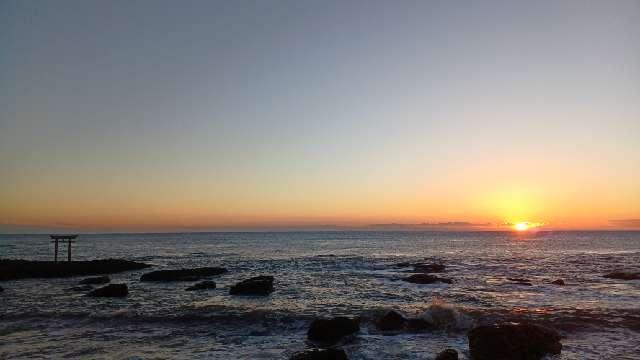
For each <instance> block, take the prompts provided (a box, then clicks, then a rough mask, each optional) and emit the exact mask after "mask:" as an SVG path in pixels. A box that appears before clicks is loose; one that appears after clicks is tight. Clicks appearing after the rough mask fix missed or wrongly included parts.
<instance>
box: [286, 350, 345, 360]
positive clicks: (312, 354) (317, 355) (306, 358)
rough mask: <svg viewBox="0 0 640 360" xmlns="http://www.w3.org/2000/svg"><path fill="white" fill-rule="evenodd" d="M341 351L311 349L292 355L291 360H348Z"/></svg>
mask: <svg viewBox="0 0 640 360" xmlns="http://www.w3.org/2000/svg"><path fill="white" fill-rule="evenodd" d="M348 359H349V358H348V357H347V353H345V352H344V350H342V349H313V350H307V351H303V352H299V353H296V354H293V356H291V360H348Z"/></svg>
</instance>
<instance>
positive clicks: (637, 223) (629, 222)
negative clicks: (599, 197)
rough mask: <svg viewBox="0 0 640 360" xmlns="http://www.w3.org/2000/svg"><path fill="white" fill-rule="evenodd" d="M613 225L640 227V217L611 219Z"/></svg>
mask: <svg viewBox="0 0 640 360" xmlns="http://www.w3.org/2000/svg"><path fill="white" fill-rule="evenodd" d="M609 222H610V223H611V225H613V226H617V227H623V228H640V219H619V220H609Z"/></svg>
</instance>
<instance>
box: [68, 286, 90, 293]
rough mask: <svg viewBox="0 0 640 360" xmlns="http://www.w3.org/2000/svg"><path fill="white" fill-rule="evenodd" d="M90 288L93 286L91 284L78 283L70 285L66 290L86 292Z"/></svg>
mask: <svg viewBox="0 0 640 360" xmlns="http://www.w3.org/2000/svg"><path fill="white" fill-rule="evenodd" d="M91 290H93V286H91V285H78V286H74V287H70V288H68V289H67V291H82V292H87V291H91Z"/></svg>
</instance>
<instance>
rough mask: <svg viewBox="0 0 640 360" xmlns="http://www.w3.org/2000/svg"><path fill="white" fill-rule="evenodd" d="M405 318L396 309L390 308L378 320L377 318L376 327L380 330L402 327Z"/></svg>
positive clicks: (405, 320)
mask: <svg viewBox="0 0 640 360" xmlns="http://www.w3.org/2000/svg"><path fill="white" fill-rule="evenodd" d="M406 322H407V319H405V318H404V316H402V315H401V314H400V313H398V312H397V311H394V310H391V311H389V312H387V313H386V314H385V315H384V316H383V317H382V318H380V320H378V324H377V325H378V329H380V330H382V331H391V330H400V329H402V328H403V327H404V324H405V323H406Z"/></svg>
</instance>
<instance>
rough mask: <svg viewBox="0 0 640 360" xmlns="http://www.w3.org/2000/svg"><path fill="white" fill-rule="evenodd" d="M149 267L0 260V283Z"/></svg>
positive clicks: (114, 261)
mask: <svg viewBox="0 0 640 360" xmlns="http://www.w3.org/2000/svg"><path fill="white" fill-rule="evenodd" d="M150 266H151V265H147V264H143V263H139V262H134V261H129V260H120V259H103V260H91V261H58V262H54V261H30V260H0V281H4V280H14V279H29V278H58V277H69V276H77V275H100V274H112V273H117V272H122V271H131V270H139V269H144V268H148V267H150Z"/></svg>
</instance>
